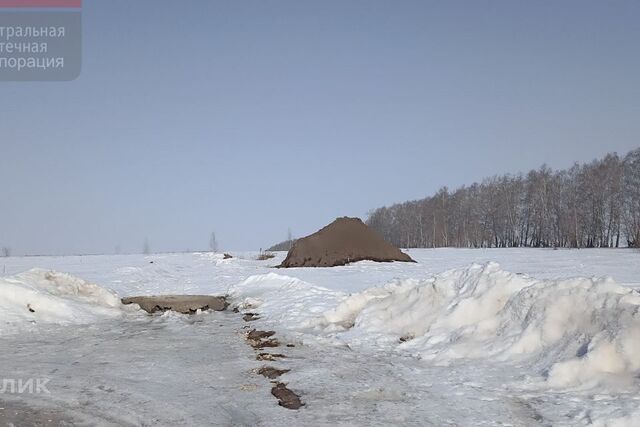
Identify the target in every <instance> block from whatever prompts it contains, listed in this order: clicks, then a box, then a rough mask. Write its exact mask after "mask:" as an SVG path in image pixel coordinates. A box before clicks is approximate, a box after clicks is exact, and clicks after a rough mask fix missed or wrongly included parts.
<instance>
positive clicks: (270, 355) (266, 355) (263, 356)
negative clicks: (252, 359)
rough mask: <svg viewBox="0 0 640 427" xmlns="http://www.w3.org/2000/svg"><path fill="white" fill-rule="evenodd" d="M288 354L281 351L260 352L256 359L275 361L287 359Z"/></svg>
mask: <svg viewBox="0 0 640 427" xmlns="http://www.w3.org/2000/svg"><path fill="white" fill-rule="evenodd" d="M286 357H287V356H285V355H284V354H280V353H258V355H257V356H256V360H260V361H266V362H274V361H276V360H278V359H285V358H286Z"/></svg>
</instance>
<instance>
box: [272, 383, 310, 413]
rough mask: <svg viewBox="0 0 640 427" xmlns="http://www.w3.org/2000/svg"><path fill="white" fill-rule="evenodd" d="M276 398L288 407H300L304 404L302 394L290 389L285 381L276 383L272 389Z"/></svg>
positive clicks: (279, 402)
mask: <svg viewBox="0 0 640 427" xmlns="http://www.w3.org/2000/svg"><path fill="white" fill-rule="evenodd" d="M271 394H273V395H274V396H275V397H276V399H278V405H280V406H283V407H285V408H287V409H300V408H301V407H302V406H304V403H302V401H301V400H300V396H298V395H297V394H295V393H294V392H293V391H291V390H289V389H288V388H287V386H286V385H285V384H283V383H276V384H275V385H274V386H273V388H272V389H271Z"/></svg>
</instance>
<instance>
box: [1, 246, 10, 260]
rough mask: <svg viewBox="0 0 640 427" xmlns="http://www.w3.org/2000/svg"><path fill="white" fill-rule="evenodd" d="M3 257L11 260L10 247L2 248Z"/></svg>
mask: <svg viewBox="0 0 640 427" xmlns="http://www.w3.org/2000/svg"><path fill="white" fill-rule="evenodd" d="M2 256H3V257H5V258H9V257H10V256H11V248H10V247H8V246H5V247H3V248H2Z"/></svg>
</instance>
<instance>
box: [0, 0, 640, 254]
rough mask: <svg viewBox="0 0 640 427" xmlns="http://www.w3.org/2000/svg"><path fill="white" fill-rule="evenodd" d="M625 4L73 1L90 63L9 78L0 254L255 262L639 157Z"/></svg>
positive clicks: (639, 80)
mask: <svg viewBox="0 0 640 427" xmlns="http://www.w3.org/2000/svg"><path fill="white" fill-rule="evenodd" d="M639 21H640V2H637V1H615V2H602V1H562V2H558V1H535V2H526V1H439V2H435V1H433V2H432V1H426V0H425V1H415V2H414V1H401V2H396V1H371V0H367V1H327V0H322V1H225V2H222V1H196V0H191V1H187V0H182V1H160V0H136V1H130V0H109V1H99V0H85V3H84V8H83V32H84V34H83V69H82V73H81V76H80V77H79V78H78V79H77V80H75V81H72V82H65V83H52V82H42V83H4V82H1V83H0V179H1V182H2V185H1V186H0V200H1V201H2V203H1V208H0V246H11V247H12V248H13V251H14V253H87V252H112V251H113V250H114V248H115V247H116V246H117V245H119V246H120V247H121V249H122V251H140V250H141V248H142V245H143V241H144V239H145V237H148V239H149V242H150V244H151V247H152V249H154V250H158V251H165V250H186V249H202V248H206V247H207V244H208V238H209V237H208V236H209V233H210V232H211V231H215V232H216V234H217V236H218V240H219V242H220V247H221V248H222V249H228V250H244V249H246V250H257V249H258V248H260V247H266V246H268V245H270V244H271V243H274V242H276V241H280V240H283V239H284V238H285V237H286V234H287V228H289V227H290V228H291V229H292V231H293V233H294V235H297V236H301V235H305V234H308V233H310V232H313V231H315V230H317V229H318V228H320V227H322V226H323V225H325V224H326V223H328V222H330V221H331V220H333V219H334V218H335V217H337V216H342V215H350V216H361V217H364V216H366V213H367V212H368V211H369V210H370V209H372V208H375V207H378V206H381V205H385V204H390V203H393V202H398V201H404V200H407V199H416V198H421V197H424V196H426V195H429V194H431V193H432V192H434V191H436V190H437V189H438V188H439V187H441V186H444V185H447V186H449V187H450V188H455V187H457V186H459V185H462V184H466V183H471V182H473V181H477V180H480V179H482V178H483V177H485V176H489V175H493V174H498V173H506V172H518V171H527V170H528V169H531V168H536V167H538V166H540V165H541V164H543V163H547V164H548V165H550V166H551V167H553V168H564V167H567V166H570V165H571V164H572V163H573V162H574V161H581V162H582V161H590V160H592V159H593V158H596V157H600V156H601V155H603V154H604V153H606V152H610V151H617V152H619V153H625V152H626V151H628V150H630V149H633V148H635V147H638V146H639V145H640V138H639V136H640V120H638V117H640V77H639V76H640V55H638V41H639V40H640V25H638V22H639Z"/></svg>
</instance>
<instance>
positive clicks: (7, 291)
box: [0, 269, 124, 333]
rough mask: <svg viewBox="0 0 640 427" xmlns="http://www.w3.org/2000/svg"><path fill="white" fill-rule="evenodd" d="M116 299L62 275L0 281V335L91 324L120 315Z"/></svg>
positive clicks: (31, 274) (29, 273)
mask: <svg viewBox="0 0 640 427" xmlns="http://www.w3.org/2000/svg"><path fill="white" fill-rule="evenodd" d="M123 307H124V306H123V305H122V304H121V302H120V298H118V296H117V295H116V294H115V293H114V292H112V291H110V290H107V289H104V288H102V287H100V286H98V285H95V284H93V283H88V282H86V281H84V280H82V279H80V278H77V277H74V276H71V275H69V274H65V273H58V272H54V271H47V270H40V269H33V270H29V271H27V272H25V273H21V274H18V275H15V276H11V277H2V278H0V333H2V332H7V331H9V330H11V329H12V327H13V326H20V325H24V324H33V323H54V324H69V323H77V324H83V323H92V322H95V321H96V320H99V319H101V318H110V317H118V316H120V315H122V313H123Z"/></svg>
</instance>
